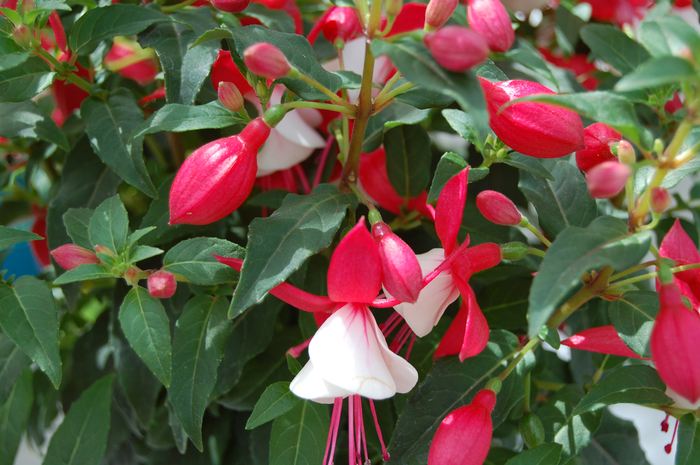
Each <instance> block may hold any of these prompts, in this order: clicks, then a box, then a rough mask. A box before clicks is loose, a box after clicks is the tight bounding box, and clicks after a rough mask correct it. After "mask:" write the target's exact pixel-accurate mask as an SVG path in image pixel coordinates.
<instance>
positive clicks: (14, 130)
mask: <svg viewBox="0 0 700 465" xmlns="http://www.w3.org/2000/svg"><path fill="white" fill-rule="evenodd" d="M0 136H2V137H5V138H7V139H17V138H22V137H26V138H30V139H39V140H44V141H46V142H50V143H52V144H56V145H58V146H59V147H61V148H62V149H64V150H68V149H69V147H70V146H69V145H68V140H67V139H66V136H65V135H64V134H63V132H62V131H61V130H60V129H59V128H58V126H56V123H54V121H53V120H52V119H51V118H49V117H48V116H47V115H45V114H44V112H42V111H41V110H40V109H39V107H37V105H36V103H34V102H32V101H28V102H21V103H9V102H8V103H0Z"/></svg>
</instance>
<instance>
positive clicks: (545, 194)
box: [518, 160, 598, 239]
mask: <svg viewBox="0 0 700 465" xmlns="http://www.w3.org/2000/svg"><path fill="white" fill-rule="evenodd" d="M552 176H554V179H555V181H551V180H549V179H545V178H543V177H541V176H537V175H534V174H532V173H529V172H527V171H521V172H520V182H518V187H519V188H520V190H521V191H522V192H523V194H525V197H527V199H528V200H529V201H530V202H532V203H533V205H534V206H535V210H537V215H538V219H539V224H540V227H541V228H542V230H543V231H544V233H545V234H546V235H547V237H549V238H550V239H554V238H555V237H557V235H558V234H559V233H560V232H562V231H563V230H564V229H565V228H567V227H569V226H588V225H589V224H590V223H591V221H593V220H594V219H595V218H596V216H598V206H597V204H596V202H595V200H593V199H592V198H591V196H590V195H588V185H587V184H586V180H585V179H584V177H583V175H582V174H581V172H580V171H579V170H578V168H576V166H574V165H572V164H571V163H569V162H566V161H561V160H560V161H558V162H556V165H554V169H553V170H552Z"/></svg>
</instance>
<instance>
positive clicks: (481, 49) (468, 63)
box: [423, 26, 489, 73]
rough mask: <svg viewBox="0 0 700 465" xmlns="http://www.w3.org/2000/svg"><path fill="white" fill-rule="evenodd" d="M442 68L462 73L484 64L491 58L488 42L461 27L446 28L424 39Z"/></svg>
mask: <svg viewBox="0 0 700 465" xmlns="http://www.w3.org/2000/svg"><path fill="white" fill-rule="evenodd" d="M423 42H424V43H425V45H426V47H428V49H430V53H432V54H433V58H435V61H437V62H438V63H439V64H440V66H442V67H443V68H447V69H449V70H450V71H454V72H456V73H461V72H463V71H466V70H468V69H469V68H471V67H473V66H476V65H478V64H480V63H482V62H483V61H484V60H486V58H487V57H488V56H489V49H488V46H487V45H486V41H485V40H484V38H483V37H481V36H480V35H479V34H477V33H476V32H474V31H472V30H470V29H468V28H466V27H461V26H446V27H443V28H440V29H439V30H437V31H435V32H430V33H428V34H426V36H425V37H424V38H423Z"/></svg>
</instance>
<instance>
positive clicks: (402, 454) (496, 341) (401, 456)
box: [389, 330, 523, 465]
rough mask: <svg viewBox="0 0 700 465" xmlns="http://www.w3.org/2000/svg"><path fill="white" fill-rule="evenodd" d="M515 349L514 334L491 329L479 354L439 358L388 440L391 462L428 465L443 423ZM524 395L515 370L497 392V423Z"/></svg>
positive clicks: (521, 383)
mask: <svg viewBox="0 0 700 465" xmlns="http://www.w3.org/2000/svg"><path fill="white" fill-rule="evenodd" d="M517 347H518V340H517V337H516V336H515V335H513V334H511V333H508V332H506V331H501V330H493V331H491V337H490V340H489V343H488V344H487V346H486V348H485V349H484V350H483V351H482V352H481V353H480V354H479V355H476V356H474V357H470V358H467V359H466V360H465V361H464V362H463V363H461V362H460V361H459V359H458V358H457V357H443V358H439V359H437V360H435V363H434V365H433V369H432V371H431V372H430V373H428V376H427V378H426V379H425V381H424V382H423V383H422V384H421V385H420V386H419V387H418V389H417V390H414V393H413V395H412V396H411V397H409V399H408V403H407V404H406V408H404V410H403V413H401V416H400V417H399V420H398V423H397V424H396V429H395V430H394V434H393V435H392V437H391V442H390V443H389V453H390V454H391V460H392V462H393V463H396V464H398V465H407V464H414V463H425V457H427V455H428V450H429V449H430V443H431V441H432V440H433V436H435V431H437V428H438V426H439V425H440V422H442V420H443V419H444V418H445V416H447V415H448V414H449V413H450V412H452V411H453V410H455V409H457V408H459V407H462V406H464V405H467V404H469V403H470V402H471V400H472V398H473V397H474V395H476V393H477V392H478V391H479V390H480V389H483V388H484V386H485V385H486V382H487V381H488V380H489V379H491V378H492V377H494V376H496V375H497V374H498V373H500V372H501V371H502V370H503V368H504V367H505V366H506V363H507V361H508V360H510V359H511V358H512V354H513V353H514V351H515V350H517ZM508 394H510V395H508ZM522 396H523V382H522V378H520V377H519V376H518V374H517V373H513V374H511V375H510V376H509V377H508V378H506V379H505V380H504V382H503V387H502V388H501V391H500V392H499V393H498V398H497V401H496V408H495V410H494V411H493V412H492V414H491V417H492V420H494V427H496V426H498V424H500V422H501V421H503V419H505V416H506V415H507V414H508V412H509V411H510V409H511V408H512V407H513V405H515V404H516V403H517V402H518V401H519V400H520V399H522ZM394 461H395V462H394Z"/></svg>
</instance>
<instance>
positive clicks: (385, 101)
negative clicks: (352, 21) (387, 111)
mask: <svg viewBox="0 0 700 465" xmlns="http://www.w3.org/2000/svg"><path fill="white" fill-rule="evenodd" d="M413 87H416V85H415V84H414V83H412V82H407V83H406V84H402V85H400V86H399V87H397V88H396V89H394V90H392V91H391V92H388V93H387V94H386V95H385V96H384V97H383V98H381V99H379V98H377V99H375V105H376V106H377V110H376V112H379V111H381V110H382V109H384V107H386V106H387V105H389V104H390V103H391V102H392V101H393V100H394V97H396V96H397V95H399V94H402V93H404V92H406V91H407V90H409V89H412V88H413Z"/></svg>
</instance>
